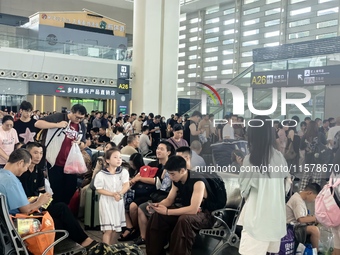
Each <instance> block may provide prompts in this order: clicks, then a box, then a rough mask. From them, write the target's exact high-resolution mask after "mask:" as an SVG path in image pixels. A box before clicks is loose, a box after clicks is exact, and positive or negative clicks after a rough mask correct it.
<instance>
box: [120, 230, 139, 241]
mask: <svg viewBox="0 0 340 255" xmlns="http://www.w3.org/2000/svg"><path fill="white" fill-rule="evenodd" d="M126 231H127V232H129V233H128V234H127V235H126V236H124V235H123V234H124V233H125V232H126ZM135 232H136V230H135V229H134V228H125V231H124V233H122V234H120V238H119V239H118V241H119V242H125V241H131V240H132V239H133V234H134V233H135Z"/></svg>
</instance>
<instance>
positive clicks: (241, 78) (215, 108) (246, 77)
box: [183, 65, 254, 118]
mask: <svg viewBox="0 0 340 255" xmlns="http://www.w3.org/2000/svg"><path fill="white" fill-rule="evenodd" d="M253 68H254V65H252V66H250V67H248V68H247V69H245V70H244V71H243V72H241V73H240V74H238V75H237V76H236V77H235V78H233V79H231V80H230V81H229V82H228V84H231V85H235V86H237V87H239V88H241V90H242V91H243V93H244V95H246V94H247V88H248V87H249V86H250V82H249V81H250V74H251V72H252V71H253ZM210 85H212V86H213V84H210ZM217 92H218V93H219V95H220V96H221V99H222V102H223V105H222V106H220V105H215V104H214V102H212V100H211V99H208V102H207V103H208V105H207V112H208V113H212V114H214V115H215V118H223V116H224V115H225V114H226V113H228V112H232V104H233V102H232V101H233V100H232V97H231V93H230V92H229V91H227V90H226V89H217ZM228 95H229V96H228ZM194 111H201V102H199V103H198V104H196V105H195V106H193V107H192V108H191V109H190V110H189V111H187V112H185V113H184V114H188V115H189V116H191V114H192V113H193V112H194ZM184 114H183V115H184Z"/></svg>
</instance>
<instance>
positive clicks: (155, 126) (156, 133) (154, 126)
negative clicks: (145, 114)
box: [149, 113, 161, 152]
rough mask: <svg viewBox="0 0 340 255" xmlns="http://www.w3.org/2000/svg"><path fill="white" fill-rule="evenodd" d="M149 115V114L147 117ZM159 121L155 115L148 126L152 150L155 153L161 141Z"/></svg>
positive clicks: (158, 116)
mask: <svg viewBox="0 0 340 255" xmlns="http://www.w3.org/2000/svg"><path fill="white" fill-rule="evenodd" d="M150 115H151V113H150V114H149V116H150ZM160 119H161V116H160V115H156V116H155V118H154V119H153V120H152V122H151V123H150V124H149V129H150V131H149V132H150V134H151V136H152V148H153V151H154V152H155V151H156V149H157V146H158V144H159V142H160V140H161V125H160V123H159V121H160Z"/></svg>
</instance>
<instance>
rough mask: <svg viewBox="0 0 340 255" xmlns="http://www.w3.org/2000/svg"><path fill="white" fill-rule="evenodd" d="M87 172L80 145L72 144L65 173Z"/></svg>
mask: <svg viewBox="0 0 340 255" xmlns="http://www.w3.org/2000/svg"><path fill="white" fill-rule="evenodd" d="M86 172H87V167H86V164H85V161H84V158H83V154H82V153H81V151H80V148H79V145H78V144H76V143H73V144H72V147H71V150H70V152H69V154H68V156H67V159H66V162H65V166H64V173H65V174H84V173H86Z"/></svg>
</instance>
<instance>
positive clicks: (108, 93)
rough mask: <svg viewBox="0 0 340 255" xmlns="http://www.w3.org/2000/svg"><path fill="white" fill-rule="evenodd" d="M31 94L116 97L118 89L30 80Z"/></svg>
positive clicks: (100, 97)
mask: <svg viewBox="0 0 340 255" xmlns="http://www.w3.org/2000/svg"><path fill="white" fill-rule="evenodd" d="M29 94H30V95H46V96H60V97H80V98H96V99H114V98H115V96H116V89H115V88H112V87H103V86H86V85H69V84H60V83H59V84H53V83H48V82H30V83H29Z"/></svg>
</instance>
